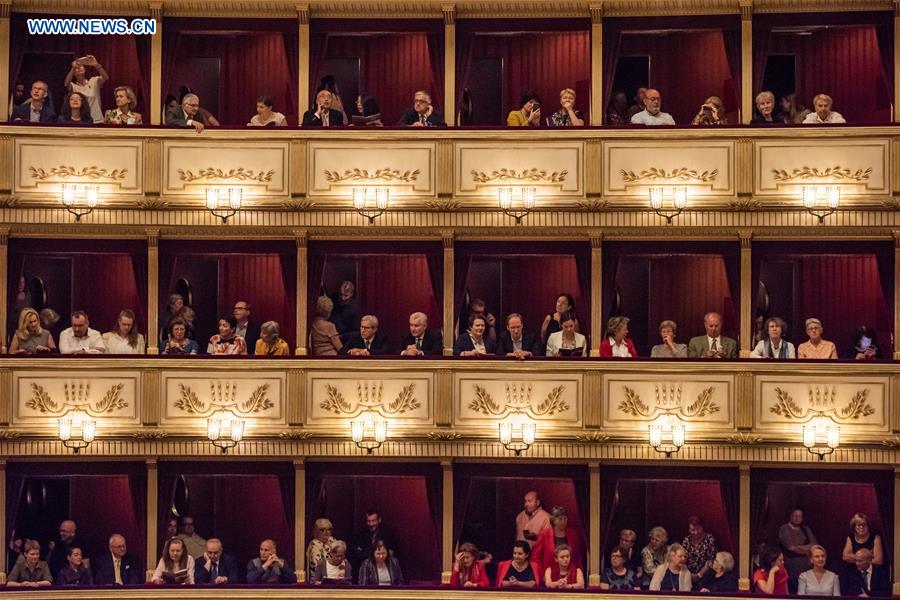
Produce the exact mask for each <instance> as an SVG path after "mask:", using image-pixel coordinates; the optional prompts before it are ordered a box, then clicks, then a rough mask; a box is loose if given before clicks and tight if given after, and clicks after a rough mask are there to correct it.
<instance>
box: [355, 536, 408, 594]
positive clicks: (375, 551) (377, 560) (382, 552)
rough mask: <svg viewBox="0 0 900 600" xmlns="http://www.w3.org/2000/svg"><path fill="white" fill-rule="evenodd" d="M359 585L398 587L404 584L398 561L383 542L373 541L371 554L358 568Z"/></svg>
mask: <svg viewBox="0 0 900 600" xmlns="http://www.w3.org/2000/svg"><path fill="white" fill-rule="evenodd" d="M359 584H360V585H379V586H398V585H403V584H404V579H403V572H402V571H401V570H400V561H398V560H397V558H396V557H395V556H391V552H390V550H389V549H388V547H387V546H386V545H385V543H384V540H375V544H374V546H373V547H372V552H371V554H370V555H369V556H368V557H367V558H366V559H365V560H364V561H363V562H362V565H361V566H360V567H359Z"/></svg>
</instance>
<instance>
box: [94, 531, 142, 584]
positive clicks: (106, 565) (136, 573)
mask: <svg viewBox="0 0 900 600" xmlns="http://www.w3.org/2000/svg"><path fill="white" fill-rule="evenodd" d="M91 566H92V567H93V571H94V583H96V584H98V585H139V584H141V583H144V576H143V575H144V573H143V570H142V569H141V568H140V565H138V564H137V562H136V561H135V560H134V559H133V558H132V557H131V556H130V555H129V554H128V547H127V546H126V545H125V537H124V536H123V535H120V534H118V533H114V534H112V535H111V536H109V552H104V553H103V554H101V555H100V556H98V557H97V558H96V560H95V561H94V564H93V565H91Z"/></svg>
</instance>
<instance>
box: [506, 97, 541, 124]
mask: <svg viewBox="0 0 900 600" xmlns="http://www.w3.org/2000/svg"><path fill="white" fill-rule="evenodd" d="M506 124H507V125H509V126H510V127H540V126H541V97H540V96H538V95H537V94H535V93H534V92H525V94H523V95H522V99H521V100H520V101H519V109H518V110H513V111H510V113H509V116H508V117H506Z"/></svg>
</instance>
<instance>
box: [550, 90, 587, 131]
mask: <svg viewBox="0 0 900 600" xmlns="http://www.w3.org/2000/svg"><path fill="white" fill-rule="evenodd" d="M559 105H560V109H559V110H558V111H556V112H555V113H553V114H551V115H548V116H547V127H581V126H582V125H584V115H582V114H581V111H579V110H575V90H573V89H572V88H565V89H563V90H562V91H561V92H560V93H559Z"/></svg>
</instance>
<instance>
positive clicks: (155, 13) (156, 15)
mask: <svg viewBox="0 0 900 600" xmlns="http://www.w3.org/2000/svg"><path fill="white" fill-rule="evenodd" d="M148 6H149V8H150V17H151V18H152V19H154V20H156V21H160V20H161V19H162V17H163V5H162V2H150V3H149V4H148Z"/></svg>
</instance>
